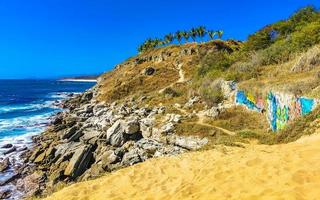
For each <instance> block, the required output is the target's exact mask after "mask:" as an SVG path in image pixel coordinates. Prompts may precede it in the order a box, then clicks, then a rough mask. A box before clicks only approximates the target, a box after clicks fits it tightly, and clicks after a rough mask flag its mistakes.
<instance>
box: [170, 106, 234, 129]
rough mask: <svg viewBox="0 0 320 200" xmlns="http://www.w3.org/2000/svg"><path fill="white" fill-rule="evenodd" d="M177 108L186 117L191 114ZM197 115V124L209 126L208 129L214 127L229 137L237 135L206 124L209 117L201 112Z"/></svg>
mask: <svg viewBox="0 0 320 200" xmlns="http://www.w3.org/2000/svg"><path fill="white" fill-rule="evenodd" d="M175 108H176V109H177V110H179V111H180V112H182V113H183V114H185V115H187V114H190V113H189V112H188V111H186V110H185V109H182V108H177V107H175ZM196 115H197V117H198V121H196V122H194V123H195V124H199V125H202V126H207V127H212V128H215V129H218V130H220V131H222V132H224V133H226V134H228V135H236V133H235V132H233V131H229V130H227V129H224V128H222V127H219V126H214V125H212V124H208V123H206V122H205V120H206V118H207V117H206V116H205V115H204V114H203V113H201V112H200V113H199V112H198V113H197V114H196Z"/></svg>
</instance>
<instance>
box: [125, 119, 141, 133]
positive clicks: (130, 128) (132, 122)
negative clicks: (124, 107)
mask: <svg viewBox="0 0 320 200" xmlns="http://www.w3.org/2000/svg"><path fill="white" fill-rule="evenodd" d="M123 129H124V131H125V133H126V134H134V133H137V132H138V131H140V124H139V120H138V118H136V117H132V118H130V119H128V120H126V121H125V122H123Z"/></svg>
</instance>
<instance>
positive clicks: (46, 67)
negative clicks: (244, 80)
mask: <svg viewBox="0 0 320 200" xmlns="http://www.w3.org/2000/svg"><path fill="white" fill-rule="evenodd" d="M311 4H312V5H315V6H316V7H319V6H320V1H319V0H310V1H303V0H268V1H257V0H241V1H239V0H233V1H224V0H219V1H216V0H198V1H195V0H104V1H103V0H0V78H53V77H59V76H68V75H82V74H97V73H101V72H104V71H107V70H110V69H112V68H113V66H114V65H115V64H117V63H119V62H121V61H123V60H125V59H126V58H128V57H130V56H133V55H135V54H136V47H137V45H138V44H139V43H141V42H142V41H143V40H144V39H145V38H147V37H154V36H162V35H163V34H165V33H168V32H174V31H176V30H177V29H189V28H191V27H193V26H197V25H205V26H206V27H208V28H211V29H223V30H224V31H225V35H224V38H234V39H240V40H244V39H246V38H247V36H248V34H250V33H252V32H254V31H256V30H258V29H259V28H261V27H262V26H264V25H266V24H269V23H272V22H275V21H277V20H279V19H285V18H287V17H288V16H289V15H290V14H291V13H292V12H294V11H295V10H297V9H298V8H300V7H302V6H305V5H311Z"/></svg>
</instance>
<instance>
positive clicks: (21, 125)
mask: <svg viewBox="0 0 320 200" xmlns="http://www.w3.org/2000/svg"><path fill="white" fill-rule="evenodd" d="M94 84H95V83H92V82H64V81H54V80H0V162H1V161H2V160H4V159H5V158H6V157H9V159H10V161H11V163H12V165H19V149H20V150H23V149H25V148H26V147H28V146H30V145H31V144H32V140H31V137H32V136H34V135H37V134H40V133H41V132H42V131H44V130H45V128H46V127H47V125H48V123H49V122H50V117H52V116H53V115H54V114H55V113H57V112H59V111H61V108H60V107H59V106H58V104H59V102H60V101H61V100H63V99H65V98H67V97H68V96H69V95H70V94H71V93H73V94H77V93H81V92H84V91H85V90H87V89H89V88H90V87H92V86H93V85H94ZM6 144H12V145H14V146H15V147H16V149H17V150H18V151H16V152H13V153H11V154H7V155H4V153H5V151H7V150H8V149H6V148H2V147H3V146H4V145H6ZM13 168H14V166H11V168H9V169H7V170H6V171H4V172H0V185H1V182H3V181H5V180H6V179H8V178H9V177H10V176H12V175H13V174H14V173H15V172H14V170H13ZM12 187H14V186H13V185H10V184H9V185H5V186H0V191H1V190H5V189H8V188H9V189H14V188H12ZM18 198H19V195H18V194H16V196H15V197H13V198H12V199H18Z"/></svg>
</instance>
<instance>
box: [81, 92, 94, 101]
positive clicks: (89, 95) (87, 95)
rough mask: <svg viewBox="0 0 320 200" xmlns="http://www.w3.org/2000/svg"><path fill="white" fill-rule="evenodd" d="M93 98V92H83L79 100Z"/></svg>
mask: <svg viewBox="0 0 320 200" xmlns="http://www.w3.org/2000/svg"><path fill="white" fill-rule="evenodd" d="M92 98H93V92H89V91H88V92H85V93H84V94H83V95H82V97H81V101H82V102H88V101H91V99H92Z"/></svg>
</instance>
